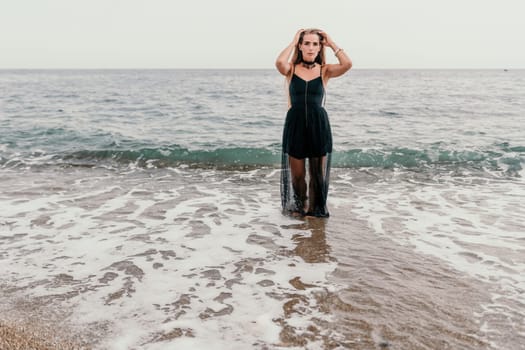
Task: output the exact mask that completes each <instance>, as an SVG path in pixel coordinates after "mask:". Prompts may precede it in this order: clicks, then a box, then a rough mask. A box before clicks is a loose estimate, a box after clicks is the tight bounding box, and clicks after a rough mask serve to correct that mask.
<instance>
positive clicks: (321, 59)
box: [284, 28, 326, 107]
mask: <svg viewBox="0 0 525 350" xmlns="http://www.w3.org/2000/svg"><path fill="white" fill-rule="evenodd" d="M319 32H321V29H317V28H308V29H305V30H303V32H302V33H301V34H300V36H299V40H298V41H297V44H296V45H295V48H294V52H293V55H292V60H291V64H292V69H290V74H289V75H288V76H286V77H285V79H284V85H285V91H286V96H287V97H288V107H290V106H291V101H290V93H289V91H288V88H289V85H290V79H291V77H292V75H293V73H294V71H295V65H296V64H299V63H301V62H302V60H303V55H302V53H301V50H299V46H300V45H301V44H302V43H303V38H304V36H305V34H317V35H318V36H319V44H320V49H319V53H318V54H317V56H316V57H315V60H314V62H316V63H319V64H320V65H321V69H323V66H324V65H325V63H326V58H325V55H324V44H323V37H322V35H321V34H319Z"/></svg>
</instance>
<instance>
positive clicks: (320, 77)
mask: <svg viewBox="0 0 525 350" xmlns="http://www.w3.org/2000/svg"><path fill="white" fill-rule="evenodd" d="M325 46H326V47H329V48H331V49H332V50H333V52H334V55H335V57H336V58H337V59H338V61H339V63H337V64H326V62H325V54H324V47H325ZM275 66H276V67H277V70H278V71H279V72H280V73H281V74H282V75H284V76H285V77H286V81H287V82H288V87H289V90H288V91H289V107H290V108H289V109H288V113H287V114H286V121H285V124H284V131H283V146H282V147H283V150H282V151H283V154H282V172H281V201H282V207H283V211H284V212H285V213H291V214H292V215H301V216H304V215H307V216H316V217H328V216H329V213H328V209H327V208H326V198H327V195H328V180H329V175H330V157H331V153H332V131H331V129H330V122H329V120H328V114H327V113H326V111H325V109H324V107H323V105H324V103H323V102H324V97H325V86H326V84H327V83H328V80H329V79H330V78H334V77H338V76H341V75H343V74H344V73H346V72H347V71H348V70H349V69H350V68H352V61H351V60H350V58H349V57H348V56H347V55H346V53H345V52H344V50H343V49H342V48H340V47H338V46H337V45H336V44H335V43H334V41H333V40H332V39H331V38H330V36H329V35H328V34H326V33H325V32H323V31H322V30H319V29H301V30H299V31H298V32H297V33H296V34H295V37H294V39H293V41H292V42H291V43H290V45H288V46H287V47H286V48H285V49H284V50H283V51H282V52H281V53H280V54H279V56H278V57H277V61H276V62H275ZM306 168H308V173H307V172H306ZM307 175H308V176H307ZM307 179H308V183H307Z"/></svg>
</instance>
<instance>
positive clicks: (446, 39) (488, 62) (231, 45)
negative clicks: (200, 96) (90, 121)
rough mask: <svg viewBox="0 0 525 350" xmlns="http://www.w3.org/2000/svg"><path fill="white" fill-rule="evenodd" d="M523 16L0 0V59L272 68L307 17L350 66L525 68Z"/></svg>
mask: <svg viewBox="0 0 525 350" xmlns="http://www.w3.org/2000/svg"><path fill="white" fill-rule="evenodd" d="M524 18H525V1H524V0H498V1H497V0H477V1H476V0H439V1H438V0H433V1H427V0H359V1H357V0H323V1H312V0H257V1H251V0H180V1H179V0H82V1H81V0H0V68H273V67H274V62H275V59H276V57H277V55H278V54H279V52H280V51H281V50H282V49H283V48H284V47H285V46H286V45H288V44H289V43H290V42H291V40H292V38H293V36H294V34H295V32H296V31H297V30H298V29H299V28H308V27H317V28H321V29H323V30H325V31H326V32H327V33H328V34H329V35H330V36H331V37H332V38H333V39H334V41H335V42H336V43H337V44H338V45H339V46H340V47H342V48H344V49H345V51H346V52H347V53H348V54H349V56H350V57H351V58H352V60H353V62H354V67H355V68H525V36H524V35H525V34H524V33H525V20H524ZM327 54H328V57H330V61H333V57H332V56H333V55H332V54H331V52H327Z"/></svg>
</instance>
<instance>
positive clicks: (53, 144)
mask: <svg viewBox="0 0 525 350" xmlns="http://www.w3.org/2000/svg"><path fill="white" fill-rule="evenodd" d="M0 82H1V84H0V87H1V91H0V92H1V96H2V97H1V100H0V106H2V115H1V119H0V122H1V127H2V133H1V135H0V165H1V166H3V167H14V166H24V165H25V164H31V165H43V164H61V165H68V164H71V165H91V166H96V165H97V164H99V163H100V162H101V161H102V162H104V163H107V162H108V161H109V162H114V164H113V165H114V166H117V167H118V166H122V165H124V166H125V165H127V164H128V163H137V164H139V165H144V164H148V165H149V166H151V165H154V166H158V167H163V166H175V165H178V164H181V163H186V164H192V165H197V166H198V165H205V166H209V165H211V166H214V165H218V166H226V167H227V166H244V165H256V166H277V165H278V164H279V161H280V142H281V140H280V137H281V132H282V124H283V118H284V114H285V112H286V102H285V101H286V98H285V91H284V82H283V80H282V79H281V77H280V76H278V75H276V74H275V72H274V71H269V70H255V71H250V70H237V71H236V70H233V71H229V70H201V71H187V70H152V71H147V70H143V71H112V70H108V71H96V70H95V71H2V72H1V73H0ZM523 89H525V72H524V71H510V72H504V71H496V70H486V71H483V70H481V71H440V70H436V71H433V70H413V71H411V70H406V71H403V70H401V71H374V70H365V71H355V72H351V74H350V75H349V76H348V77H345V78H343V79H338V80H333V81H331V82H330V85H329V87H328V96H327V109H328V111H329V114H330V119H331V123H332V127H333V130H334V142H335V146H336V150H335V154H334V163H333V166H334V167H343V168H362V167H371V168H410V169H411V170H416V171H430V172H432V171H435V172H440V171H443V170H445V171H459V172H463V171H466V172H470V171H481V172H487V173H489V174H490V175H491V176H492V175H494V174H497V175H498V176H520V175H519V174H520V172H521V171H522V170H523V166H524V154H525V137H524V135H523V132H522V131H521V129H522V128H520V126H521V125H523V113H524V112H523V111H524V110H525V102H524V99H523V97H522V96H521V93H520V92H521V91H523ZM106 165H107V164H106Z"/></svg>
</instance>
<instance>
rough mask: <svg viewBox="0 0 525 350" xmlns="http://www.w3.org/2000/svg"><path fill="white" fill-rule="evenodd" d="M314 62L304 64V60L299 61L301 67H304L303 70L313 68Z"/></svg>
mask: <svg viewBox="0 0 525 350" xmlns="http://www.w3.org/2000/svg"><path fill="white" fill-rule="evenodd" d="M315 63H316V62H315V61H313V62H306V61H305V60H302V61H301V65H302V66H303V67H304V68H307V69H312V68H314V67H315Z"/></svg>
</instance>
